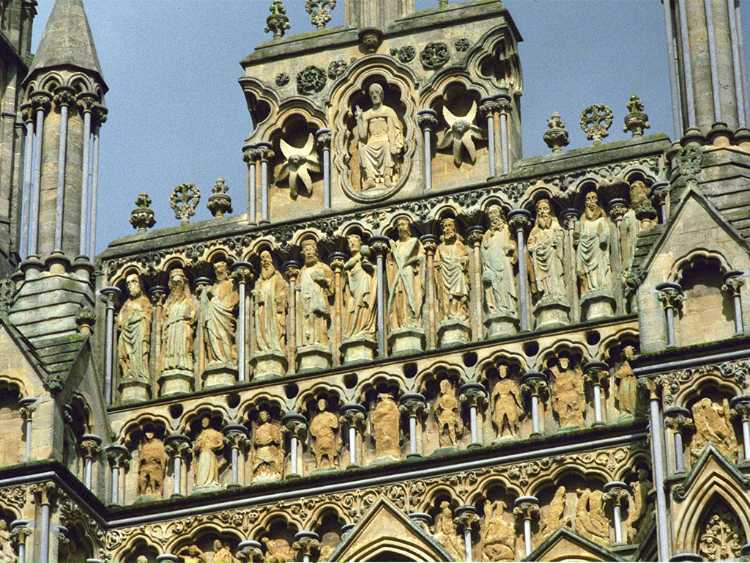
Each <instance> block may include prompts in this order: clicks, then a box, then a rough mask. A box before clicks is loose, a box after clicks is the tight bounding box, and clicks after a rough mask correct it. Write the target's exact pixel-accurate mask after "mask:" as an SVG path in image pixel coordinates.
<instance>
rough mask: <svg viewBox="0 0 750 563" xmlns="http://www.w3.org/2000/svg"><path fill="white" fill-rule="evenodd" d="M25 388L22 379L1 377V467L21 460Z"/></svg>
mask: <svg viewBox="0 0 750 563" xmlns="http://www.w3.org/2000/svg"><path fill="white" fill-rule="evenodd" d="M23 394H24V389H23V384H22V382H21V381H17V380H15V379H11V378H9V377H7V376H2V377H0V441H1V442H2V444H3V447H2V448H0V467H4V466H8V465H15V464H17V463H20V462H21V459H22V458H21V456H22V452H23V451H24V448H23V447H22V446H23V443H24V423H23V417H22V416H21V405H20V400H21V398H22V397H23Z"/></svg>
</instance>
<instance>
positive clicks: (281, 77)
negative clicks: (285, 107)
mask: <svg viewBox="0 0 750 563" xmlns="http://www.w3.org/2000/svg"><path fill="white" fill-rule="evenodd" d="M287 84H289V75H288V74H287V73H286V72H280V73H279V74H277V75H276V86H279V87H281V86H286V85H287Z"/></svg>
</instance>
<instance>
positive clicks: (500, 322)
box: [484, 312, 518, 338]
mask: <svg viewBox="0 0 750 563" xmlns="http://www.w3.org/2000/svg"><path fill="white" fill-rule="evenodd" d="M484 326H485V327H487V337H488V338H493V337H495V336H511V335H513V334H516V333H517V332H518V318H517V317H515V316H513V315H511V314H510V313H508V312H505V313H493V314H490V315H487V318H486V319H485V320H484Z"/></svg>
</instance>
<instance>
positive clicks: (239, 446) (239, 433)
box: [224, 424, 249, 488]
mask: <svg viewBox="0 0 750 563" xmlns="http://www.w3.org/2000/svg"><path fill="white" fill-rule="evenodd" d="M224 435H225V436H226V438H227V442H228V443H229V447H230V448H231V451H232V466H231V471H232V481H231V482H230V483H229V487H230V488H237V487H239V486H241V485H242V482H241V478H240V466H241V462H242V460H241V459H240V458H241V455H242V452H243V451H244V450H245V449H246V448H247V446H248V444H249V439H248V432H247V428H245V427H244V426H243V425H242V424H227V425H226V426H225V427H224Z"/></svg>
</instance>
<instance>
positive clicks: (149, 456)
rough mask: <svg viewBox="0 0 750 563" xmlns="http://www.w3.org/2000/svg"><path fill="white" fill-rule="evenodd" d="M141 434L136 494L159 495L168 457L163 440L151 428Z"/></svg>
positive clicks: (162, 489)
mask: <svg viewBox="0 0 750 563" xmlns="http://www.w3.org/2000/svg"><path fill="white" fill-rule="evenodd" d="M143 436H144V438H143V442H141V444H140V446H138V494H139V495H148V496H158V497H161V496H162V494H163V493H164V476H165V475H166V473H167V461H168V459H169V458H168V457H167V452H166V449H165V448H164V442H162V441H161V440H160V439H159V438H157V437H156V435H155V434H154V432H153V430H146V431H145V432H144V433H143Z"/></svg>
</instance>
